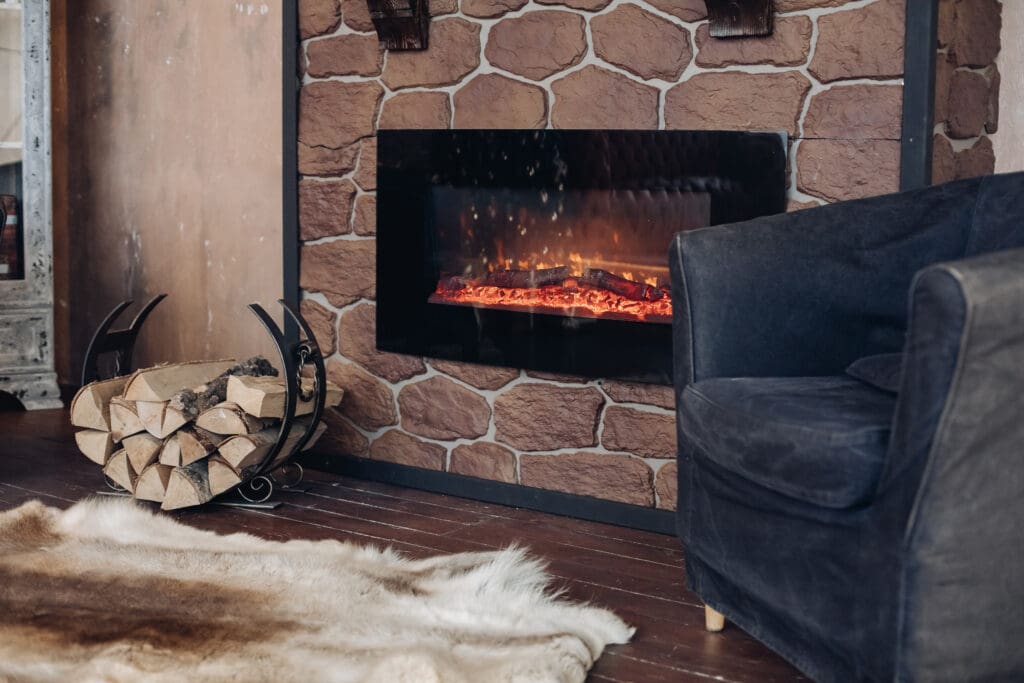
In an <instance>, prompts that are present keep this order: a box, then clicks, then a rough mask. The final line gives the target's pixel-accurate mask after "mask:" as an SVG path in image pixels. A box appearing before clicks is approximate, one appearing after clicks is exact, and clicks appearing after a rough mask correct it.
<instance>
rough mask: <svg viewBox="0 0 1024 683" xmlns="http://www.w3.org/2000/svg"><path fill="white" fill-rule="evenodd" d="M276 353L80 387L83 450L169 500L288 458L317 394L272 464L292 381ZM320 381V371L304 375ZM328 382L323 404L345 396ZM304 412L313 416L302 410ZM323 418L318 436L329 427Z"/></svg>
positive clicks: (74, 420) (231, 484) (142, 494)
mask: <svg viewBox="0 0 1024 683" xmlns="http://www.w3.org/2000/svg"><path fill="white" fill-rule="evenodd" d="M276 375H277V370H275V369H274V368H273V367H272V366H271V365H270V363H269V362H268V361H266V360H265V359H263V358H251V359H249V360H247V361H245V362H243V363H236V362H235V361H233V360H222V361H200V362H191V363H176V364H171V365H160V366H157V367H153V368H148V369H145V370H139V371H137V372H135V373H133V374H132V375H128V376H125V377H115V378H114V379H108V380H103V381H99V382H93V383H91V384H88V385H86V386H84V387H82V389H81V390H79V392H78V393H77V394H76V395H75V398H74V400H73V401H72V403H71V424H73V425H75V426H76V427H82V428H83V429H82V431H79V432H77V433H76V434H75V440H76V442H77V443H78V448H79V450H81V451H82V453H83V454H85V456H86V457H87V458H89V459H90V460H92V461H93V462H95V463H96V464H98V465H100V466H101V467H103V473H104V474H105V475H106V476H107V477H108V478H109V479H110V480H111V481H113V482H114V483H115V484H117V485H118V486H120V487H122V488H124V489H125V490H127V491H129V492H131V493H132V494H133V495H134V496H135V497H136V498H138V499H140V500H150V501H154V502H157V503H160V504H161V507H162V508H163V509H164V510H174V509H177V508H183V507H190V506H193V505H202V504H203V503H206V502H208V501H210V500H212V499H213V498H214V497H215V496H217V495H219V494H221V493H224V492H226V491H229V490H231V489H233V488H235V487H236V486H237V485H239V484H241V483H243V482H246V481H248V480H249V479H250V478H251V477H253V476H255V475H256V474H257V473H259V472H261V471H262V472H266V471H272V470H273V469H274V468H275V467H277V466H279V465H281V464H283V463H284V462H285V461H286V460H288V459H289V458H290V457H291V455H292V452H293V451H294V450H295V446H296V445H297V442H298V441H299V439H301V438H302V435H303V434H304V433H305V432H306V430H307V429H308V428H309V426H310V419H311V418H310V416H309V414H310V413H311V412H312V411H313V402H312V401H309V402H304V401H298V402H297V406H296V410H295V415H296V419H295V420H294V422H293V423H292V427H291V429H290V430H289V433H288V435H287V437H286V439H285V444H284V447H283V448H282V449H281V451H280V452H279V453H278V455H277V456H275V458H274V462H273V463H270V464H269V466H267V467H265V466H264V465H265V460H266V458H267V456H268V455H269V453H270V451H271V449H272V448H273V447H274V444H275V443H276V442H277V438H278V433H279V432H280V427H281V419H282V418H283V417H284V404H285V394H286V391H287V389H286V387H285V382H284V380H283V379H280V378H279V377H277V376H276ZM303 382H304V385H303V389H304V390H305V391H309V390H311V389H312V380H311V379H305V380H303ZM341 397H342V391H341V389H340V388H339V387H337V386H335V385H333V384H328V385H327V391H326V400H325V403H324V405H325V406H336V405H338V403H339V402H340V401H341ZM303 416H305V417H303ZM324 430H325V427H324V425H323V424H319V425H317V429H316V431H315V432H314V434H313V438H311V439H310V441H309V442H308V443H307V444H306V446H305V447H306V448H309V447H310V446H312V445H313V443H314V442H315V441H316V439H317V438H318V437H319V436H320V434H322V433H323V431H324Z"/></svg>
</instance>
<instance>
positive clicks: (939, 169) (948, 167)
mask: <svg viewBox="0 0 1024 683" xmlns="http://www.w3.org/2000/svg"><path fill="white" fill-rule="evenodd" d="M950 180H956V155H955V154H954V153H953V145H951V144H950V142H949V138H947V137H946V136H945V135H935V136H934V137H933V138H932V183H933V184H935V185H937V184H939V183H947V182H949V181H950Z"/></svg>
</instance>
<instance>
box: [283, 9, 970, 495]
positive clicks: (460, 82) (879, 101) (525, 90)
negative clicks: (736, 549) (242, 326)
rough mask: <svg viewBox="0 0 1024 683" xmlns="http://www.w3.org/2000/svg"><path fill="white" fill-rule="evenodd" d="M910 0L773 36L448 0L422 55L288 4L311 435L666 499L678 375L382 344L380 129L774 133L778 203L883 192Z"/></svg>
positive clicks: (401, 456) (578, 487)
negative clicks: (440, 354) (319, 398)
mask: <svg viewBox="0 0 1024 683" xmlns="http://www.w3.org/2000/svg"><path fill="white" fill-rule="evenodd" d="M970 1H971V2H974V0H970ZM904 4H905V0H777V9H778V14H777V16H776V23H775V33H774V35H772V36H770V37H765V38H749V39H736V40H717V39H714V38H711V37H710V35H709V34H708V26H707V21H706V10H705V7H704V3H703V1H702V0H646V1H644V0H461V3H460V2H457V1H456V0H444V1H443V2H431V11H432V13H433V14H435V18H434V19H433V21H432V24H431V28H430V31H431V35H430V49H429V50H427V51H425V52H389V53H387V54H382V53H379V52H378V51H376V50H375V49H370V48H371V47H372V44H371V42H370V39H371V38H372V37H373V34H372V26H371V25H370V24H369V22H368V16H366V3H365V0H300V3H299V5H300V11H301V14H302V17H301V21H300V26H301V28H302V35H303V38H304V40H303V44H302V49H303V53H302V59H300V60H299V61H300V63H301V64H304V65H305V66H304V67H303V69H304V73H303V92H302V95H301V97H300V128H299V155H300V160H299V170H300V173H302V175H303V178H302V181H301V185H300V187H301V191H300V200H301V201H300V204H301V208H300V212H301V223H302V239H303V240H304V242H303V249H302V271H301V272H302V275H301V285H302V287H303V289H304V290H305V294H304V297H305V302H304V306H303V311H304V312H306V313H308V314H310V315H311V317H312V318H313V323H314V325H315V328H316V333H317V335H318V337H319V336H320V335H321V334H322V335H323V339H322V340H321V341H322V342H323V345H324V347H325V348H330V349H336V351H335V352H334V355H333V356H332V357H331V358H330V359H329V363H328V369H329V374H330V377H331V379H332V380H333V381H335V382H337V383H338V384H341V385H343V386H345V388H346V395H345V399H344V401H343V402H342V404H341V406H340V407H339V409H338V411H337V412H332V414H331V415H330V416H329V417H328V421H329V424H330V432H329V434H328V436H326V437H325V438H324V440H323V441H322V442H321V444H322V445H324V446H326V447H329V448H331V449H332V450H334V451H335V452H338V453H344V454H350V455H356V456H360V457H368V458H371V459H380V460H388V461H392V462H400V463H404V464H408V465H414V466H417V467H424V468H430V469H438V470H447V471H451V472H456V473H460V474H466V475H470V476H476V477H483V478H488V479H494V480H497V481H503V482H509V483H521V484H524V485H527V486H538V487H543V488H550V489H556V490H560V491H566V492H569V493H576V494H582V495H590V496H597V497H600V498H606V499H609V500H615V501H620V502H626V503H632V504H636V505H643V506H657V507H659V508H662V509H673V508H674V507H675V505H676V478H675V477H676V466H675V462H674V454H675V439H676V432H675V425H674V420H673V412H672V408H673V404H674V396H673V392H672V390H671V388H669V387H658V386H650V385H641V384H632V383H628V382H620V381H612V380H602V379H590V378H581V377H569V376H564V375H554V374H550V373H538V372H528V373H527V372H522V371H520V370H515V369H507V368H493V367H483V366H474V365H467V364H463V363H453V362H448V361H440V360H433V359H421V358H410V357H406V356H399V355H395V354H388V353H381V352H378V351H377V350H376V348H375V345H374V334H373V330H374V327H373V326H374V323H375V319H376V308H375V303H374V296H375V287H374V259H375V256H376V249H375V239H374V237H373V235H374V232H375V230H374V222H375V210H376V197H375V190H376V179H375V164H376V142H375V138H374V133H375V131H376V130H378V129H380V128H385V127H388V128H394V127H400V128H436V127H449V126H454V127H456V128H488V127H501V128H545V127H547V128H642V129H654V128H658V129H666V128H687V129H734V130H784V131H787V133H788V134H789V136H790V149H789V166H790V176H789V181H790V182H789V186H790V187H789V206H790V208H791V209H792V210H797V209H802V208H807V207H810V206H816V205H819V204H822V203H825V202H829V201H838V200H844V199H852V198H856V197H861V196H867V195H872V194H880V193H884V192H890V191H895V190H896V189H897V186H898V169H899V138H900V113H901V100H902V66H903V42H902V41H903V31H904V23H903V21H904V19H903V7H904ZM983 20H984V18H981V19H977V20H974V19H972V21H983ZM960 52H961V53H963V54H968V55H970V59H971V60H973V61H978V60H981V59H984V58H985V55H983V54H980V50H978V49H976V46H972V47H970V48H968V47H962V48H960ZM971 69H972V73H973V71H974V70H976V69H975V67H971ZM965 116H967V115H965ZM965 121H966V122H965V124H964V125H974V124H973V119H971V120H967V119H965Z"/></svg>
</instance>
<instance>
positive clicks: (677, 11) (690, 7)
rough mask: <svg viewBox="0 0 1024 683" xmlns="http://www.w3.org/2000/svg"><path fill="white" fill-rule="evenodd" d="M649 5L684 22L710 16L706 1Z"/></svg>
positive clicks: (661, 0) (653, 0)
mask: <svg viewBox="0 0 1024 683" xmlns="http://www.w3.org/2000/svg"><path fill="white" fill-rule="evenodd" d="M538 1H539V0H538ZM647 4H648V5H650V6H652V7H654V8H656V9H659V10H661V11H662V12H665V13H666V14H671V15H672V16H674V17H676V18H677V19H682V20H683V21H700V20H701V19H706V18H707V16H708V10H707V7H706V5H705V4H704V0H647Z"/></svg>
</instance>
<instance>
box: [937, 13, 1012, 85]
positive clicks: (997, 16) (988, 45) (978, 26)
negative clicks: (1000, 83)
mask: <svg viewBox="0 0 1024 683" xmlns="http://www.w3.org/2000/svg"><path fill="white" fill-rule="evenodd" d="M1014 1H1015V2H1016V1H1019V0H1014ZM955 12H956V16H955V20H954V23H953V36H952V41H951V42H950V45H949V52H950V54H951V55H953V58H954V59H955V60H956V63H957V64H958V65H959V66H970V67H975V68H978V67H985V66H988V65H989V64H991V63H992V62H994V61H995V60H996V56H997V55H998V54H999V48H1000V33H1001V30H1002V4H1001V3H1000V2H999V0H957V2H956V3H955Z"/></svg>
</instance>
